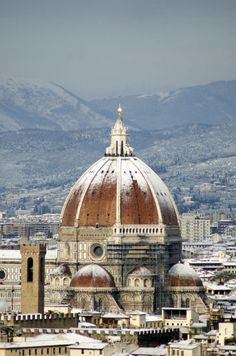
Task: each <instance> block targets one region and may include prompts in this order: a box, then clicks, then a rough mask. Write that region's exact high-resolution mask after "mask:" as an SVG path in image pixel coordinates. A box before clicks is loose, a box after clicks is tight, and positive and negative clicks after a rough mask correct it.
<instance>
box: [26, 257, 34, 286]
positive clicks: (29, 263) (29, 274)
mask: <svg viewBox="0 0 236 356" xmlns="http://www.w3.org/2000/svg"><path fill="white" fill-rule="evenodd" d="M33 267H34V261H33V258H32V257H29V258H28V260H27V282H33Z"/></svg>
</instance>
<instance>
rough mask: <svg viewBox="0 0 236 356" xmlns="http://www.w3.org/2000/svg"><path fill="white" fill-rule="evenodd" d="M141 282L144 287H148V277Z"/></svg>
mask: <svg viewBox="0 0 236 356" xmlns="http://www.w3.org/2000/svg"><path fill="white" fill-rule="evenodd" d="M143 284H144V287H148V285H149V283H148V279H147V278H145V279H144V283H143Z"/></svg>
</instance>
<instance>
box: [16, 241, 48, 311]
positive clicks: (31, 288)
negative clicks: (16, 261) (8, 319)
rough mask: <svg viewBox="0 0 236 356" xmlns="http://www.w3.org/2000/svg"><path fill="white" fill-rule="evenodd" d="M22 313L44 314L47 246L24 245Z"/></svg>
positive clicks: (22, 249)
mask: <svg viewBox="0 0 236 356" xmlns="http://www.w3.org/2000/svg"><path fill="white" fill-rule="evenodd" d="M20 252H21V312H22V313H41V314H43V313H44V278H45V254H46V246H45V245H42V244H22V245H21V247H20Z"/></svg>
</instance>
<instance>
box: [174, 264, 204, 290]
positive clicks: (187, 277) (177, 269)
mask: <svg viewBox="0 0 236 356" xmlns="http://www.w3.org/2000/svg"><path fill="white" fill-rule="evenodd" d="M167 286H168V287H203V284H202V281H201V278H200V277H199V276H198V274H197V273H196V272H195V271H194V269H193V268H192V267H190V266H188V265H186V264H183V263H180V262H179V263H177V264H175V265H174V266H173V267H171V269H170V270H169V272H168V275H167Z"/></svg>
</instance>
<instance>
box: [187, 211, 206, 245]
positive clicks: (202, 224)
mask: <svg viewBox="0 0 236 356" xmlns="http://www.w3.org/2000/svg"><path fill="white" fill-rule="evenodd" d="M210 234H211V221H210V218H208V217H206V216H205V215H203V214H198V213H184V214H182V216H181V236H182V239H183V240H184V241H202V240H205V239H207V238H209V236H210Z"/></svg>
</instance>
